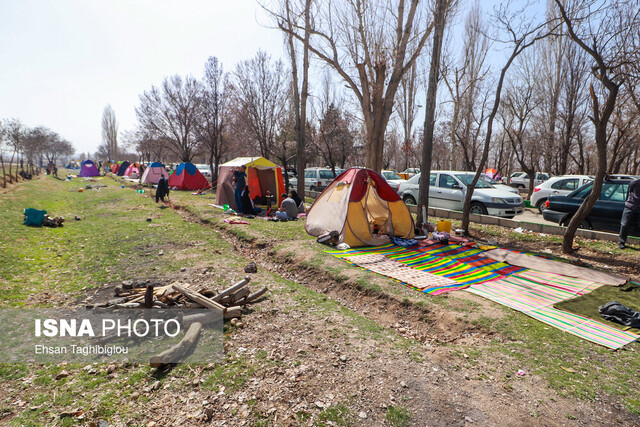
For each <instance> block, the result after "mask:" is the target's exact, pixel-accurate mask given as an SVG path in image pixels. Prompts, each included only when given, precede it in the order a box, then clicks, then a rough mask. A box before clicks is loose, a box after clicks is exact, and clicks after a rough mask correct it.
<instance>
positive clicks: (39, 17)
mask: <svg viewBox="0 0 640 427" xmlns="http://www.w3.org/2000/svg"><path fill="white" fill-rule="evenodd" d="M268 22H269V20H268V18H267V17H266V16H265V14H264V12H263V11H262V10H261V8H260V7H259V6H258V5H257V3H256V1H255V0H0V40H1V42H0V76H1V77H0V119H1V118H12V117H15V118H18V119H20V120H21V121H22V122H23V123H24V124H26V125H27V126H39V125H42V126H46V127H48V128H50V129H52V130H54V131H56V132H58V133H59V134H60V135H61V136H63V137H64V138H66V139H67V140H69V141H71V143H72V144H73V145H74V146H75V148H76V150H77V151H78V152H86V151H91V152H93V151H95V150H96V149H97V147H98V145H99V144H100V143H101V139H102V136H101V119H102V110H103V109H104V107H105V106H106V105H107V104H111V106H112V107H113V109H114V110H115V113H116V118H117V120H118V122H119V129H120V131H123V130H129V129H133V128H134V127H135V124H136V117H135V110H134V108H135V107H136V106H137V105H138V96H139V95H140V94H141V93H142V92H143V91H145V90H148V89H149V88H150V87H151V85H158V84H159V83H160V82H162V79H163V78H164V77H167V76H170V75H173V74H180V75H185V74H191V75H193V76H194V77H196V78H200V77H202V75H203V70H204V64H205V62H206V60H207V58H208V57H209V56H217V57H218V59H219V60H220V61H221V62H222V64H223V66H224V67H225V70H227V71H231V70H232V69H234V68H235V65H236V63H238V62H240V61H242V60H245V59H249V58H250V57H252V56H254V55H255V53H256V52H257V50H258V49H262V50H265V51H266V52H268V53H269V54H271V55H272V56H273V57H274V58H281V57H284V53H283V48H282V46H283V43H282V35H281V34H280V33H279V32H278V31H277V30H273V29H268V28H265V27H263V26H261V25H259V23H261V24H265V23H268Z"/></svg>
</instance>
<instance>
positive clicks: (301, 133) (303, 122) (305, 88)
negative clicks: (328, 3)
mask: <svg viewBox="0 0 640 427" xmlns="http://www.w3.org/2000/svg"><path fill="white" fill-rule="evenodd" d="M310 9H311V0H306V2H305V10H304V43H303V53H302V93H301V98H300V123H299V125H298V126H299V127H298V144H297V146H296V161H297V168H296V169H297V173H298V195H299V196H300V198H301V199H302V200H304V170H305V168H306V167H307V159H306V158H305V146H306V130H307V97H308V96H309V37H310V34H311V31H310V20H311V18H310Z"/></svg>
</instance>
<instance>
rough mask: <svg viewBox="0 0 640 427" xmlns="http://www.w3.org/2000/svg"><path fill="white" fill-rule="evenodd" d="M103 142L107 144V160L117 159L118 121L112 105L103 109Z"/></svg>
mask: <svg viewBox="0 0 640 427" xmlns="http://www.w3.org/2000/svg"><path fill="white" fill-rule="evenodd" d="M102 143H103V144H104V146H105V151H106V154H107V157H106V158H107V161H111V160H114V159H116V158H117V157H118V122H117V121H116V113H115V111H113V108H111V105H107V106H106V107H104V110H103V111H102Z"/></svg>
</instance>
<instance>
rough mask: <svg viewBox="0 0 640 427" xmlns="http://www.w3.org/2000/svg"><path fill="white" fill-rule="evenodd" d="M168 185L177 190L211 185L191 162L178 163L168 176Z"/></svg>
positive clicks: (203, 187) (198, 188)
mask: <svg viewBox="0 0 640 427" xmlns="http://www.w3.org/2000/svg"><path fill="white" fill-rule="evenodd" d="M169 187H170V188H171V189H175V188H177V189H178V190H204V189H206V188H209V187H211V184H209V181H207V178H205V177H204V175H202V173H200V171H199V170H198V168H196V166H195V165H194V164H193V163H180V164H179V165H178V167H177V168H176V170H175V172H174V173H173V174H171V176H170V177H169Z"/></svg>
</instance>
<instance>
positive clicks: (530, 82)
mask: <svg viewBox="0 0 640 427" xmlns="http://www.w3.org/2000/svg"><path fill="white" fill-rule="evenodd" d="M520 58H522V60H521V61H520V64H518V65H519V66H518V74H517V77H516V78H515V79H514V82H513V83H512V84H511V85H510V86H509V88H508V89H507V91H506V94H505V100H504V102H503V104H502V107H503V108H502V110H503V113H502V124H503V129H504V132H505V134H506V135H507V138H508V140H509V142H510V144H511V147H512V149H513V153H514V156H515V158H516V160H517V162H518V164H519V165H520V168H521V169H522V170H523V171H524V172H526V173H527V175H529V185H528V190H527V198H530V197H531V194H532V193H533V186H534V180H535V176H536V171H537V170H538V169H539V166H540V158H541V157H542V154H543V151H544V150H543V147H542V146H541V144H540V138H537V136H542V137H544V135H545V132H544V130H543V131H542V134H541V135H540V134H538V135H536V132H533V131H532V130H531V129H530V123H531V119H532V117H533V115H534V113H535V111H536V110H537V109H539V108H540V104H541V101H540V100H541V97H540V96H539V95H538V92H537V85H536V80H537V79H536V76H535V75H534V73H535V70H536V69H537V68H538V67H537V66H536V61H535V57H534V56H532V55H523V56H521V57H520ZM543 129H544V128H543Z"/></svg>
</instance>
